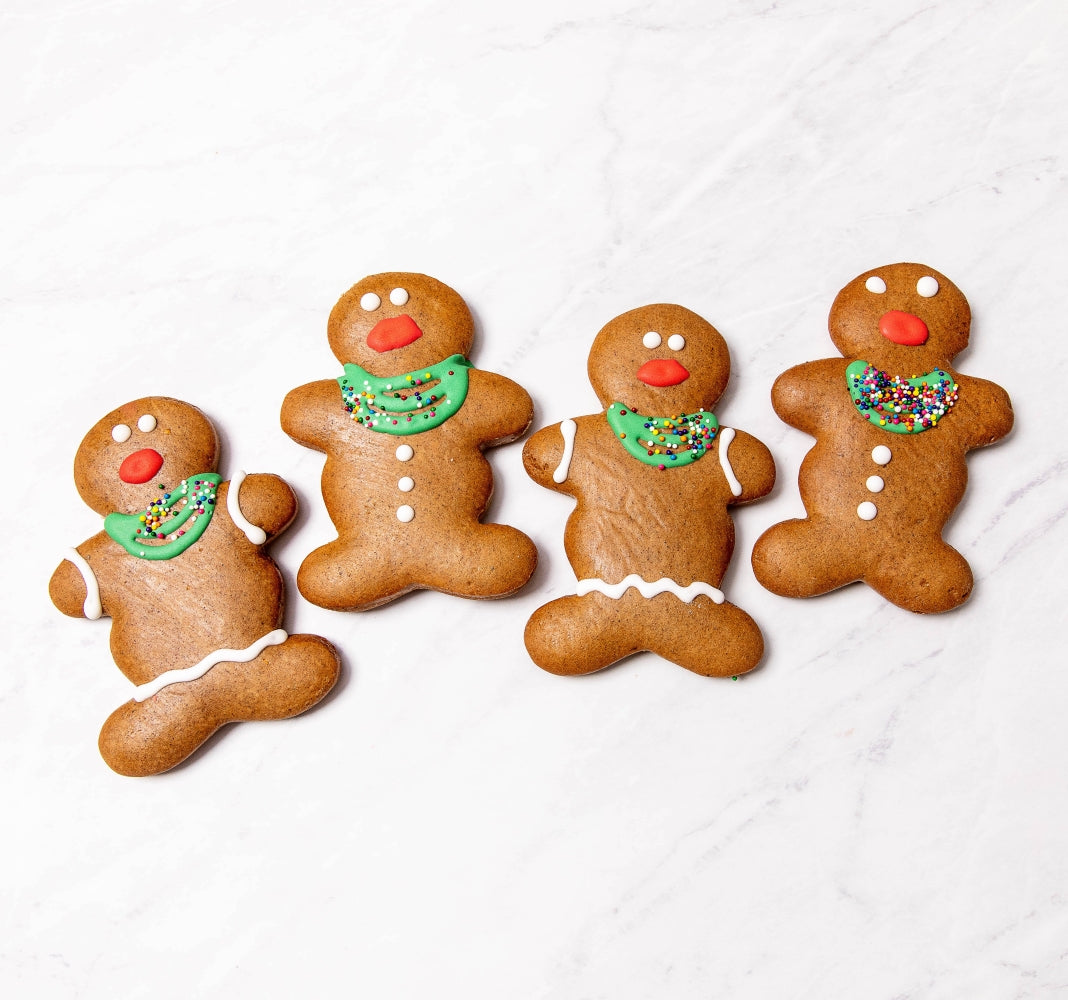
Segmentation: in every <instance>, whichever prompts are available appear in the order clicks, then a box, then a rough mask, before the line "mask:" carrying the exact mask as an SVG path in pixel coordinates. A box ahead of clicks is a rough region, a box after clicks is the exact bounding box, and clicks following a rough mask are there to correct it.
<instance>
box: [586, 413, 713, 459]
mask: <svg viewBox="0 0 1068 1000" xmlns="http://www.w3.org/2000/svg"><path fill="white" fill-rule="evenodd" d="M604 415H605V417H607V419H608V425H609V427H611V428H612V430H613V431H614V432H615V436H616V440H617V441H619V443H620V444H622V445H623V447H624V448H625V449H626V450H627V454H629V455H631V456H633V457H634V458H636V459H638V461H639V462H644V463H645V464H646V465H655V466H657V467H658V468H660V469H678V468H682V466H684V465H690V464H691V463H693V462H696V461H697V460H698V459H699V458H701V457H702V456H703V455H705V454H706V453H707V451H708V449H709V448H710V447H711V446H712V441H713V439H714V438H715V436H716V431H718V430H719V421H718V420H716V417H715V414H713V413H710V412H708V411H706V410H699V411H698V412H697V413H682V414H680V415H679V416H676V417H646V416H642V415H641V414H639V413H635V412H634V411H633V410H632V409H630V408H629V407H627V406H624V405H623V404H622V403H613V404H612V405H611V406H610V407H608V409H607V410H605V414H604ZM643 441H644V442H645V443H644V444H643V443H642V442H643Z"/></svg>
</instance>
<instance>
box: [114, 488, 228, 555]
mask: <svg viewBox="0 0 1068 1000" xmlns="http://www.w3.org/2000/svg"><path fill="white" fill-rule="evenodd" d="M220 482H222V476H219V475H216V473H214V472H202V473H200V474H199V475H196V476H190V477H189V478H188V479H183V480H182V484H181V486H179V487H178V488H177V489H176V490H175V491H174V492H173V493H163V494H162V495H161V496H158V497H156V499H155V500H153V501H152V503H150V504H149V505H148V506H147V507H146V508H145V510H144V512H143V513H141V514H108V516H107V517H105V518H104V530H105V531H106V532H107V533H108V535H109V536H110V537H111V538H112V539H114V540H115V541H116V542H118V543H119V544H120V545H121V546H122V547H123V548H124V549H125V550H126V551H127V552H129V553H130V555H132V556H137V558H138V559H153V560H155V559H173V558H174V557H175V556H178V555H181V554H182V553H183V552H184V551H185V550H186V549H187V548H189V546H190V545H192V544H193V543H194V542H195V541H197V540H198V539H199V538H200V536H201V535H203V534H204V530H205V529H206V528H207V526H208V523H209V522H210V521H211V515H212V514H213V513H214V512H215V494H216V492H217V491H218V489H219V483H220ZM183 500H184V501H185V503H184V504H183V505H182V506H181V507H179V508H178V510H177V511H174V507H175V506H176V505H177V504H178V503H179V502H181V501H183ZM149 539H151V542H149Z"/></svg>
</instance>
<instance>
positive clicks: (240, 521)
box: [226, 471, 267, 545]
mask: <svg viewBox="0 0 1068 1000" xmlns="http://www.w3.org/2000/svg"><path fill="white" fill-rule="evenodd" d="M244 481H245V473H244V472H242V471H238V472H235V473H234V476H233V478H232V479H231V480H230V488H229V489H228V490H227V491H226V512H227V513H228V514H229V515H230V520H231V521H233V522H234V524H236V525H237V526H238V527H239V528H240V529H241V530H242V531H243V532H244V533H245V537H246V538H247V539H248V540H249V541H250V542H252V544H253V545H262V544H263V543H264V542H265V541H267V532H266V531H264V530H263V528H258V527H256V525H254V524H253V523H252V522H251V521H250V520H249V519H248V518H247V517H245V515H244V514H242V513H241V484H242V483H243V482H244Z"/></svg>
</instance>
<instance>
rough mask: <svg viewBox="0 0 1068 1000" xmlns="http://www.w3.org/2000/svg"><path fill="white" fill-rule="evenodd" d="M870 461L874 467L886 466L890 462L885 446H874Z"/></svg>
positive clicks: (887, 449)
mask: <svg viewBox="0 0 1068 1000" xmlns="http://www.w3.org/2000/svg"><path fill="white" fill-rule="evenodd" d="M871 460H872V461H873V462H874V463H875V464H876V465H886V463H887V462H889V461H890V449H889V448H887V447H886V445H885V444H879V445H876V446H875V447H874V448H872V450H871Z"/></svg>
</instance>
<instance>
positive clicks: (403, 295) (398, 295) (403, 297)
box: [389, 288, 408, 306]
mask: <svg viewBox="0 0 1068 1000" xmlns="http://www.w3.org/2000/svg"><path fill="white" fill-rule="evenodd" d="M389 301H390V302H392V303H393V304H394V305H395V306H402V305H404V304H405V303H406V302H407V301H408V293H407V292H406V291H405V290H404V289H403V288H394V289H393V291H392V292H390V293H389Z"/></svg>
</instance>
